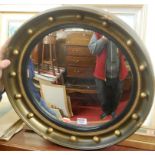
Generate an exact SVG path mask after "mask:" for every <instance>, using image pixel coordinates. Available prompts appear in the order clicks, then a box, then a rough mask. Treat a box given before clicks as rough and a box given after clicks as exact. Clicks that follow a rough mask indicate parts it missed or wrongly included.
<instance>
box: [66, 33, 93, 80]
mask: <svg viewBox="0 0 155 155" xmlns="http://www.w3.org/2000/svg"><path fill="white" fill-rule="evenodd" d="M90 37H91V34H90V33H86V32H77V33H75V32H74V33H72V34H70V36H68V37H67V40H66V69H67V77H75V78H92V77H93V71H94V67H95V56H93V55H92V54H91V53H90V51H89V49H88V43H89V40H90Z"/></svg>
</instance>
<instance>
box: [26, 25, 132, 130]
mask: <svg viewBox="0 0 155 155" xmlns="http://www.w3.org/2000/svg"><path fill="white" fill-rule="evenodd" d="M132 80H133V74H132V71H131V67H130V65H129V63H128V61H127V59H126V56H125V55H124V54H123V52H122V50H121V49H120V48H119V47H118V45H116V43H114V41H112V40H111V39H110V38H108V37H106V36H104V35H102V34H100V33H97V32H93V31H90V30H87V29H81V28H66V29H61V30H59V31H55V32H52V33H49V34H48V35H46V36H44V37H43V38H42V39H41V40H40V41H39V42H38V43H37V44H36V45H35V46H34V48H33V49H32V51H31V54H30V56H29V60H28V65H27V85H28V88H29V92H30V94H31V95H32V96H33V98H34V99H35V103H36V104H37V107H38V108H39V109H40V111H41V112H42V113H44V114H45V115H48V117H51V118H52V119H54V120H56V121H58V122H59V123H62V122H64V123H65V124H70V125H73V126H79V127H92V126H98V125H102V124H105V123H107V122H110V121H112V120H114V119H117V117H118V116H119V115H120V114H121V113H122V112H123V111H124V110H125V108H126V107H127V105H128V104H129V100H130V97H131V89H132ZM35 106H36V105H35Z"/></svg>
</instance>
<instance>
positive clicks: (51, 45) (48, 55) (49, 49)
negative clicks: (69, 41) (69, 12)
mask: <svg viewBox="0 0 155 155" xmlns="http://www.w3.org/2000/svg"><path fill="white" fill-rule="evenodd" d="M41 58H42V61H41V63H42V66H45V65H46V66H47V69H48V70H52V72H53V75H56V69H57V72H58V73H60V70H59V66H58V63H57V54H56V35H54V34H49V35H47V36H45V37H44V39H43V47H42V56H41Z"/></svg>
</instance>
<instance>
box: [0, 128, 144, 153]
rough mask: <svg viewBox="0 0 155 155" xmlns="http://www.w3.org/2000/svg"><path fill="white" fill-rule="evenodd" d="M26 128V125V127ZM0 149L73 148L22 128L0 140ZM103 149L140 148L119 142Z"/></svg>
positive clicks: (52, 149) (46, 149)
mask: <svg viewBox="0 0 155 155" xmlns="http://www.w3.org/2000/svg"><path fill="white" fill-rule="evenodd" d="M26 128H28V127H26ZM0 150H1V151H2V150H3V151H22V150H23V151H24V150H25V151H39V150H41V151H50V150H51V151H74V149H70V148H66V147H63V146H59V145H57V144H54V143H52V142H50V141H48V140H45V139H43V138H42V137H40V136H39V135H37V134H36V133H34V132H33V131H31V130H29V129H23V130H22V131H21V132H19V133H17V134H16V135H15V136H14V137H13V138H12V139H11V140H10V141H8V142H7V141H0ZM100 150H103V151H114V150H115V151H118V150H120V151H123V150H135V151H136V150H141V149H136V148H134V146H130V147H128V146H122V145H120V144H118V145H114V146H111V147H108V148H104V149H100Z"/></svg>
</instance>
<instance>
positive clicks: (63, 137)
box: [3, 7, 154, 150]
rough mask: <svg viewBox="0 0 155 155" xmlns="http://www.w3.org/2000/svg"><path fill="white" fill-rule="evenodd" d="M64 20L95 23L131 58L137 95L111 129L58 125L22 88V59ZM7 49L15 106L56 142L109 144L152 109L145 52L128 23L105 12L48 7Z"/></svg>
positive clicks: (7, 86) (132, 129)
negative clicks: (40, 37) (33, 102)
mask: <svg viewBox="0 0 155 155" xmlns="http://www.w3.org/2000/svg"><path fill="white" fill-rule="evenodd" d="M66 23H67V24H68V23H69V24H72V23H73V24H74V25H76V24H77V25H78V24H85V25H89V26H93V27H96V28H98V29H100V30H102V31H103V32H105V33H107V34H109V35H110V36H112V37H113V38H114V39H115V40H117V41H118V42H119V43H120V44H121V46H122V47H123V48H124V49H125V50H126V52H127V54H128V55H129V57H130V59H131V60H132V62H133V65H134V67H135V70H136V73H137V79H136V80H137V88H138V89H137V92H135V93H136V97H135V99H134V102H133V105H132V107H131V109H130V110H129V112H128V113H127V114H126V116H125V117H124V118H122V119H121V120H120V121H119V122H117V123H115V124H114V125H112V126H110V127H109V128H106V129H103V130H99V131H92V132H78V131H73V130H68V129H66V128H64V127H61V126H58V125H56V124H55V123H53V122H51V121H49V120H48V119H47V118H46V117H44V116H43V115H41V114H40V113H39V111H38V110H36V109H35V107H34V106H33V105H32V103H31V102H30V100H29V97H28V96H27V94H26V92H25V90H24V86H23V82H22V62H23V60H24V55H25V52H26V51H27V48H28V47H29V45H30V44H31V42H32V41H33V40H34V39H35V38H37V37H38V36H39V35H40V34H44V32H47V30H49V29H51V28H52V27H56V26H58V25H63V24H64V25H65V24H66ZM44 35H45V34H44ZM19 38H20V40H19ZM5 50H6V52H5V53H6V55H5V57H6V58H8V59H10V60H11V62H12V63H11V66H10V67H8V68H7V69H6V70H5V71H4V74H3V80H4V84H5V89H6V92H7V95H8V97H9V99H10V102H11V104H12V106H13V108H14V109H15V111H16V112H17V114H18V115H19V116H20V117H21V119H22V120H23V121H24V122H25V123H26V124H27V125H28V126H29V127H31V128H32V129H33V130H34V131H35V132H36V133H38V134H39V135H40V136H42V137H43V138H45V139H48V140H50V141H52V142H54V143H56V144H59V145H62V146H65V147H70V148H75V149H83V150H92V149H100V148H104V147H108V146H111V145H113V144H116V143H118V142H120V141H122V140H124V139H125V138H127V137H128V136H130V135H131V134H133V133H134V132H135V131H136V130H137V129H138V128H139V127H140V126H141V125H142V123H143V122H144V120H145V118H146V116H147V115H148V113H149V111H150V109H151V106H152V101H153V96H154V79H153V70H152V67H151V66H152V65H151V63H150V60H149V57H148V54H147V51H146V49H145V47H144V46H143V43H142V42H141V41H140V39H139V38H138V37H137V35H136V34H135V33H134V31H133V30H132V29H131V28H130V27H129V26H127V25H126V24H125V23H123V22H122V21H121V20H119V19H118V18H116V17H114V16H113V15H111V14H109V13H107V12H104V11H97V10H95V9H89V8H81V7H61V8H57V9H53V10H48V11H46V12H44V13H43V14H40V15H38V16H37V17H35V18H33V19H31V20H30V21H28V22H27V23H25V24H24V25H23V26H22V27H21V28H20V29H19V30H18V31H17V32H16V33H15V35H14V36H13V37H12V38H11V40H10V42H9V44H8V46H7V47H6V49H5ZM10 86H11V87H10Z"/></svg>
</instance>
